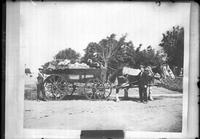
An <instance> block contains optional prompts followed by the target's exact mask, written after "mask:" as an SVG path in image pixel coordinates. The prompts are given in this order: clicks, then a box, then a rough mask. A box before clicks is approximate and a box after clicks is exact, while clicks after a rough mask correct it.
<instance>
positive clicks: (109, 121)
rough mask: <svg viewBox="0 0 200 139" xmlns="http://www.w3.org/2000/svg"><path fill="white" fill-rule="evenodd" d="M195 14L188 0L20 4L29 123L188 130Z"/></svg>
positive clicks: (35, 125) (74, 127)
mask: <svg viewBox="0 0 200 139" xmlns="http://www.w3.org/2000/svg"><path fill="white" fill-rule="evenodd" d="M189 19H190V5H189V4H188V3H167V2H162V3H156V2H46V3H42V2H30V3H27V2H21V3H20V49H21V54H22V55H21V56H22V57H23V58H22V59H23V60H22V61H23V66H24V71H25V72H24V76H23V77H24V83H25V84H24V112H23V127H24V129H65V130H125V131H136V132H137V131H142V132H170V133H182V131H183V128H186V127H184V126H187V125H186V124H183V123H184V120H185V123H186V120H187V107H185V106H187V104H188V102H187V101H188V100H187V96H188V90H187V86H188V84H187V82H185V81H187V80H185V79H187V77H185V76H184V75H187V72H188V68H189V63H188V57H189V51H185V50H188V48H189V46H188V43H186V42H187V41H188V37H187V36H188V35H189V31H188V30H189ZM184 88H186V89H184ZM185 113H186V115H185ZM183 117H185V118H183Z"/></svg>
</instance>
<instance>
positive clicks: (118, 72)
mask: <svg viewBox="0 0 200 139" xmlns="http://www.w3.org/2000/svg"><path fill="white" fill-rule="evenodd" d="M112 71H113V72H112V73H110V76H109V81H110V82H111V83H113V84H116V86H115V88H116V101H119V97H118V93H119V89H124V96H125V97H128V89H129V88H133V87H137V86H138V83H139V82H138V81H139V79H140V77H139V76H138V75H128V74H124V73H123V68H120V69H112ZM144 74H146V75H147V76H146V77H147V78H146V80H147V81H148V84H149V85H148V92H149V93H148V99H149V100H153V98H152V96H151V86H152V85H154V80H155V79H157V80H160V79H163V78H164V79H165V78H172V79H175V76H174V74H173V72H172V70H171V69H170V67H169V65H168V64H162V65H159V66H154V67H151V66H147V67H146V68H145V72H144ZM157 74H158V75H159V76H156V75H157ZM116 81H117V83H116Z"/></svg>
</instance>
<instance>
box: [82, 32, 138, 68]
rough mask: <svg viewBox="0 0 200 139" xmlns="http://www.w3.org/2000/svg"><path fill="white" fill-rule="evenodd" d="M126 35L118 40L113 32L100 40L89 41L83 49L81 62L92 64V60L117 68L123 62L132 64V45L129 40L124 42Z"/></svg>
mask: <svg viewBox="0 0 200 139" xmlns="http://www.w3.org/2000/svg"><path fill="white" fill-rule="evenodd" d="M125 39H126V35H123V36H122V37H121V38H120V39H119V40H117V39H116V35H115V34H111V35H110V36H108V37H107V38H104V39H102V40H100V41H99V42H98V43H96V42H91V43H89V44H88V46H87V48H86V49H85V55H84V57H83V58H82V62H85V63H87V64H89V65H90V66H92V63H91V61H90V60H92V62H93V63H94V62H98V63H100V65H102V66H104V67H105V68H107V67H113V68H117V67H120V66H121V65H123V64H124V63H126V64H127V63H128V64H133V63H134V61H133V57H134V47H133V44H132V42H131V41H129V42H126V41H125Z"/></svg>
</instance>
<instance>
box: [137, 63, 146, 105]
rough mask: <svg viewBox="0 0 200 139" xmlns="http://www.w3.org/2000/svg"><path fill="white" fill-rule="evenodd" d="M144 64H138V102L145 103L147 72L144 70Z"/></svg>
mask: <svg viewBox="0 0 200 139" xmlns="http://www.w3.org/2000/svg"><path fill="white" fill-rule="evenodd" d="M144 68H145V67H144V65H140V70H141V72H140V73H139V75H138V78H139V79H138V86H139V97H140V102H144V103H147V100H148V99H147V85H148V81H147V74H146V73H145V72H144V70H145V69H144Z"/></svg>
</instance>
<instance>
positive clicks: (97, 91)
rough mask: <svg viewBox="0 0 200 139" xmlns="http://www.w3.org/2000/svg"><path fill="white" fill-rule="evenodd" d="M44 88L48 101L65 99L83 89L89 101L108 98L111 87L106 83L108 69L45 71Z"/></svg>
mask: <svg viewBox="0 0 200 139" xmlns="http://www.w3.org/2000/svg"><path fill="white" fill-rule="evenodd" d="M43 73H44V74H46V75H47V78H46V79H45V80H44V87H45V93H46V96H48V97H47V98H48V99H53V100H54V99H63V98H64V97H65V96H68V95H73V93H74V92H75V91H76V90H77V88H78V87H79V88H80V87H81V88H83V89H82V90H83V91H84V92H83V94H84V95H85V96H86V98H87V99H91V100H95V99H102V98H108V96H109V95H110V93H111V90H112V88H111V87H110V86H111V85H110V84H108V83H107V82H106V69H95V68H87V69H56V70H45V71H43Z"/></svg>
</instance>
